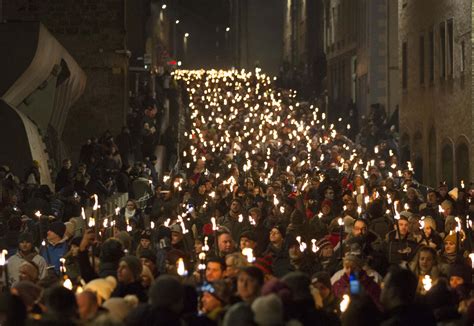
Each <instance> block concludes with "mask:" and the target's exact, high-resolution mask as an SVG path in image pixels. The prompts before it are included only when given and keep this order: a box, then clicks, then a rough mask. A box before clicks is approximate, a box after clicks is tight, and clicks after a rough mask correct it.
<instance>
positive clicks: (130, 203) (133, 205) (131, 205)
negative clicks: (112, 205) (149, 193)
mask: <svg viewBox="0 0 474 326" xmlns="http://www.w3.org/2000/svg"><path fill="white" fill-rule="evenodd" d="M125 208H126V209H127V210H128V211H133V210H135V209H137V204H136V203H135V201H134V200H129V201H127V204H126V205H125Z"/></svg>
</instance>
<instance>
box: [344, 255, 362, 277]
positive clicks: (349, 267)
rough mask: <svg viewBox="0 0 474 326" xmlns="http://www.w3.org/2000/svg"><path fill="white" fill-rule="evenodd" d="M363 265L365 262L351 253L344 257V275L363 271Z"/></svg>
mask: <svg viewBox="0 0 474 326" xmlns="http://www.w3.org/2000/svg"><path fill="white" fill-rule="evenodd" d="M363 265H364V262H363V260H362V259H361V258H360V257H359V256H357V255H354V254H352V253H350V252H349V253H347V254H346V255H345V256H344V259H343V261H342V266H343V269H344V273H346V274H347V275H351V274H352V273H357V272H359V271H360V270H361V269H362V267H363Z"/></svg>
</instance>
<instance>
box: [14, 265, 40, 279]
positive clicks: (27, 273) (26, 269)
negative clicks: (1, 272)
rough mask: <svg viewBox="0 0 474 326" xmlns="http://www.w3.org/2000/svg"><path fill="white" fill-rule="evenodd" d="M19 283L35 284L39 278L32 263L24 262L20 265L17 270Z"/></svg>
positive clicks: (36, 268) (35, 266) (37, 269)
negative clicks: (28, 282)
mask: <svg viewBox="0 0 474 326" xmlns="http://www.w3.org/2000/svg"><path fill="white" fill-rule="evenodd" d="M18 272H19V279H20V281H30V282H33V283H36V282H37V281H38V278H39V267H38V265H37V264H36V263H34V262H33V261H29V260H25V261H24V262H23V263H21V265H20V267H19V269H18Z"/></svg>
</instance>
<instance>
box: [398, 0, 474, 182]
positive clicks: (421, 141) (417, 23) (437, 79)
mask: <svg viewBox="0 0 474 326" xmlns="http://www.w3.org/2000/svg"><path fill="white" fill-rule="evenodd" d="M449 19H453V46H454V47H453V54H454V55H453V62H454V65H453V74H452V75H448V74H447V76H446V77H442V76H441V73H440V72H441V55H440V54H441V50H442V48H441V46H440V45H441V39H440V24H443V25H444V26H445V28H446V29H447V21H448V20H449ZM471 30H472V21H471V1H470V0H451V1H448V0H442V1H431V0H416V1H406V0H400V1H399V31H400V34H399V40H400V51H402V50H401V49H402V44H403V43H405V42H406V44H407V64H408V66H407V72H408V73H407V87H406V89H403V90H402V95H401V104H400V133H401V136H402V139H403V141H404V142H405V143H406V144H407V148H409V149H410V154H411V155H410V158H411V160H412V161H418V164H419V166H420V168H422V171H424V172H425V173H423V178H422V180H420V181H423V182H424V183H426V184H429V185H435V184H437V183H438V182H440V181H444V180H447V181H448V182H449V183H451V185H453V186H454V185H456V184H457V185H458V182H459V181H460V180H461V179H463V178H466V177H469V175H470V176H471V178H472V176H473V175H474V173H473V168H474V164H473V159H472V155H473V154H472V152H473V151H472V144H471V142H470V139H471V137H472V136H473V134H472V129H473V128H472V104H471V73H470V70H471V68H470V67H471ZM430 31H433V33H434V34H433V35H434V79H433V80H432V81H431V80H430V75H429V71H430V65H429V63H430V57H431V55H430V45H429V44H430V41H429V40H430ZM446 35H447V34H446ZM421 36H424V49H425V50H424V83H421V80H420V61H421V59H420V56H421V54H420V37H421ZM447 39H448V37H446V51H448V47H447V46H448V45H447V43H448V42H447ZM463 44H464V45H463ZM463 47H464V50H463V49H462V48H463ZM463 52H464V59H463ZM399 53H400V56H399V62H400V67H402V64H403V58H402V52H399ZM463 67H464V71H462V68H463ZM401 77H402V76H401ZM463 143H464V144H466V145H467V147H468V149H469V155H470V157H471V159H470V160H469V157H467V160H468V161H470V162H469V163H468V166H470V167H469V171H466V169H462V170H461V168H458V169H457V168H456V166H457V165H459V164H460V163H461V162H460V160H458V161H457V160H456V154H457V152H456V149H457V147H458V146H459V145H461V144H463ZM443 151H444V153H443ZM443 154H444V155H443ZM419 177H420V176H418V178H419ZM464 181H465V182H466V180H464Z"/></svg>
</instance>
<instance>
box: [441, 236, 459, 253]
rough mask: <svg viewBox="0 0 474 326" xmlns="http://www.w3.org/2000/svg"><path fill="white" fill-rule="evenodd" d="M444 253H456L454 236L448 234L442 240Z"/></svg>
mask: <svg viewBox="0 0 474 326" xmlns="http://www.w3.org/2000/svg"><path fill="white" fill-rule="evenodd" d="M443 242H444V252H445V253H446V254H450V255H452V254H455V253H456V243H457V238H456V234H455V233H453V234H448V235H447V236H446V237H445V238H444V241H443Z"/></svg>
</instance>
